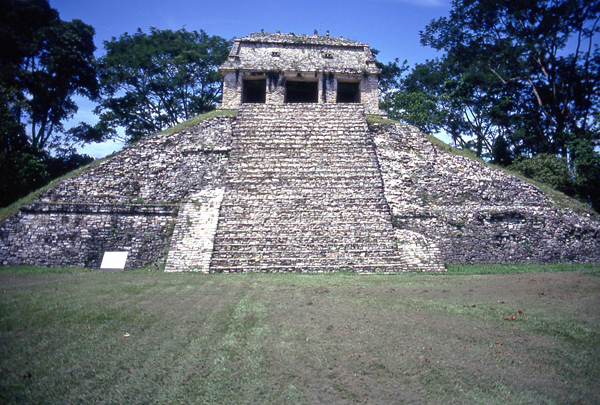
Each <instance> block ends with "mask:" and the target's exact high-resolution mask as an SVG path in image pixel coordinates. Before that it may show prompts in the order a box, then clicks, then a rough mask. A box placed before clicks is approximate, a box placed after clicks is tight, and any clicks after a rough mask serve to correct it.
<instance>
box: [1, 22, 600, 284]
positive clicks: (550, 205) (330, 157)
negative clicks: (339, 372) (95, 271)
mask: <svg viewBox="0 0 600 405" xmlns="http://www.w3.org/2000/svg"><path fill="white" fill-rule="evenodd" d="M221 73H222V75H223V78H224V85H223V86H224V88H223V101H222V103H221V105H220V106H219V108H220V110H221V111H218V112H217V113H216V114H213V115H214V116H213V117H212V118H209V119H205V120H202V121H200V122H199V123H197V124H196V125H194V126H193V127H189V128H187V129H183V130H180V131H177V132H173V133H169V134H161V135H154V136H150V137H147V138H145V139H142V140H141V141H140V142H138V143H136V144H134V145H130V146H128V147H126V148H124V149H123V150H122V151H120V152H118V153H117V154H115V155H113V156H112V157H110V158H109V159H107V160H105V161H102V162H100V163H99V164H97V165H94V166H91V167H89V168H88V169H87V171H86V172H85V173H83V174H81V175H79V176H77V177H73V178H70V179H67V180H64V181H62V182H61V183H59V184H57V185H56V186H54V187H52V188H51V189H49V190H47V191H46V192H44V193H42V194H40V195H39V197H38V198H37V200H36V201H35V202H34V203H32V204H29V205H26V206H23V207H21V209H20V212H19V213H18V214H17V215H14V216H13V217H11V218H8V219H7V220H5V221H4V222H3V223H2V224H1V225H0V263H1V264H3V265H15V264H32V265H41V266H87V267H95V268H98V267H99V266H100V262H101V260H102V256H103V254H104V252H112V251H125V252H128V253H129V255H128V260H127V264H126V268H136V267H140V266H145V265H148V264H151V263H155V264H157V265H160V266H162V265H164V266H165V270H166V271H188V270H191V271H202V272H248V271H262V272H286V271H303V272H306V271H314V272H324V271H335V270H340V269H347V270H349V271H355V272H400V271H443V270H444V262H446V263H532V262H533V263H551V262H595V263H597V262H600V234H599V232H600V223H599V221H598V218H597V216H596V215H595V214H594V213H593V212H591V211H588V210H585V209H578V210H574V209H572V208H569V207H566V206H563V205H561V204H559V203H557V202H556V201H555V200H554V199H553V198H551V197H549V196H548V195H546V194H545V193H543V192H542V191H541V190H540V189H539V188H538V187H536V186H535V185H533V184H531V183H529V182H526V181H523V180H521V179H518V178H517V177H514V176H512V175H509V174H506V173H505V172H502V171H500V170H496V169H493V168H490V167H488V166H486V165H484V164H483V163H482V162H479V161H476V160H473V159H470V158H467V157H464V156H457V155H455V154H452V153H449V151H448V150H447V149H448V148H447V147H439V146H434V145H433V144H432V143H431V142H430V141H429V140H428V139H427V137H425V136H424V135H423V134H422V133H420V132H419V131H418V130H416V129H415V128H413V127H410V126H406V125H402V124H397V123H393V122H391V121H386V120H381V119H377V120H375V119H372V117H371V116H370V117H369V120H367V115H375V116H381V115H382V114H383V113H382V112H381V111H380V110H379V108H378V104H377V100H378V94H377V75H378V73H379V71H378V69H377V67H376V65H375V63H374V59H373V55H372V53H371V51H370V48H369V46H368V45H367V44H364V43H360V42H355V41H350V40H348V39H344V38H336V37H329V36H318V35H314V36H307V35H294V34H281V33H274V34H273V33H255V34H251V35H249V36H247V37H244V38H239V39H236V40H235V41H234V45H233V46H232V49H231V52H230V55H229V58H228V60H227V61H226V62H225V63H224V64H223V65H222V66H221Z"/></svg>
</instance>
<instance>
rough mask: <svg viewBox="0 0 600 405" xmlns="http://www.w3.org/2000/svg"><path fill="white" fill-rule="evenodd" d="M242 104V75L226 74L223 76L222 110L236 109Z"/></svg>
mask: <svg viewBox="0 0 600 405" xmlns="http://www.w3.org/2000/svg"><path fill="white" fill-rule="evenodd" d="M240 104H242V75H241V74H239V72H238V73H236V72H226V73H225V74H224V75H223V102H222V103H221V108H223V109H232V110H235V109H238V108H239V106H240Z"/></svg>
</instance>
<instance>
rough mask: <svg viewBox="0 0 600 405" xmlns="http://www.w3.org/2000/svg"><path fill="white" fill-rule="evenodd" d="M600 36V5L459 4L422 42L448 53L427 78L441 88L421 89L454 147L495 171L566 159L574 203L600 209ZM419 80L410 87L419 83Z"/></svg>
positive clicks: (541, 0) (579, 0) (556, 0)
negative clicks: (519, 161)
mask: <svg viewBox="0 0 600 405" xmlns="http://www.w3.org/2000/svg"><path fill="white" fill-rule="evenodd" d="M599 32H600V3H598V2H597V1H592V2H590V1H589V0H500V1H498V0H454V1H453V2H452V10H451V11H450V15H449V16H448V17H442V18H439V19H437V20H434V21H432V22H431V23H430V24H429V25H428V26H427V27H426V28H425V30H424V31H422V32H421V43H422V44H423V45H424V46H431V47H433V48H435V49H437V50H440V51H443V52H444V55H443V56H442V57H441V58H440V60H439V62H438V63H429V64H426V67H427V69H424V71H425V76H426V77H435V78H436V80H434V81H432V82H435V83H436V84H435V85H434V86H423V87H421V88H422V91H423V92H425V93H426V94H427V95H428V96H429V99H430V100H436V103H437V109H438V110H440V111H442V112H443V113H444V114H445V117H446V118H445V120H444V122H443V124H442V126H441V128H443V129H444V130H446V132H448V133H449V134H450V135H451V136H452V137H453V139H454V140H455V142H457V143H459V144H462V145H463V146H465V147H470V148H472V149H473V150H474V151H475V153H476V154H477V155H479V156H481V157H484V158H486V157H487V158H490V159H492V160H495V161H499V160H503V161H506V159H507V158H512V156H510V155H511V154H510V153H508V154H507V152H508V151H509V150H510V151H512V155H513V156H514V157H519V156H522V157H530V158H531V157H533V156H535V155H537V154H540V153H545V154H549V155H554V156H559V157H562V158H565V159H566V162H567V163H568V165H569V167H570V168H571V170H572V171H573V173H575V177H576V179H575V180H576V182H577V183H578V184H580V188H579V191H578V192H577V194H578V195H579V196H580V197H582V198H584V199H585V200H587V201H588V202H590V203H592V204H593V206H594V207H595V208H596V209H600V205H597V203H594V201H595V200H597V199H596V198H595V197H593V195H594V192H595V191H594V190H596V189H598V188H599V187H598V186H599V185H600V177H599V176H598V172H599V170H598V168H597V167H598V164H597V162H598V152H597V151H596V147H597V146H598V145H599V142H600V131H599V130H598V122H597V121H595V120H594V116H595V115H596V114H597V112H598V110H599V109H600V49H599V48H598V46H597V44H596V42H597V39H598V33H599ZM416 70H417V69H415V70H413V72H411V74H410V75H409V78H411V77H412V76H415V77H417V78H418V77H419V75H421V76H423V73H422V72H416ZM421 83H425V82H424V81H423V80H421ZM503 142H506V143H508V149H507V148H506V145H503ZM495 153H502V154H504V156H495ZM544 162H546V163H548V162H550V160H539V161H538V162H536V164H544ZM590 173H592V174H591V175H590Z"/></svg>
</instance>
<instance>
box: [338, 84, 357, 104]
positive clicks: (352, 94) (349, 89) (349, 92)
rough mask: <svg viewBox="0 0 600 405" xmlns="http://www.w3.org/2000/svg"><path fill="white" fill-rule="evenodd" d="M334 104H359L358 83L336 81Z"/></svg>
mask: <svg viewBox="0 0 600 405" xmlns="http://www.w3.org/2000/svg"><path fill="white" fill-rule="evenodd" d="M336 102H337V103H360V83H358V82H342V81H338V84H337V97H336Z"/></svg>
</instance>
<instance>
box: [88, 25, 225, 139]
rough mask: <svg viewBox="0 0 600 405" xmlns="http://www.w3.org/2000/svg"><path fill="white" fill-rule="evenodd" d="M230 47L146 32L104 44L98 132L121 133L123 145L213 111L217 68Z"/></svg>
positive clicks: (205, 38)
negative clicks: (118, 130) (123, 138)
mask: <svg viewBox="0 0 600 405" xmlns="http://www.w3.org/2000/svg"><path fill="white" fill-rule="evenodd" d="M230 46H231V42H230V41H227V40H225V39H223V38H221V37H218V36H209V35H208V34H206V33H205V32H204V31H202V30H201V31H200V32H197V31H191V32H188V31H186V30H185V29H180V30H178V31H172V30H159V29H156V28H151V29H150V33H149V34H146V33H143V32H142V31H141V30H138V31H137V32H136V33H135V34H133V35H130V34H127V33H125V34H123V35H121V36H120V37H119V38H118V39H117V38H114V37H113V39H112V40H111V41H105V43H104V48H105V49H106V55H105V56H104V57H103V58H102V59H101V82H102V86H103V89H104V93H105V95H106V97H105V98H104V99H103V100H102V103H101V104H100V106H99V108H98V109H97V113H98V114H99V115H100V123H99V124H98V126H96V129H97V130H98V131H99V132H106V131H109V132H111V133H113V134H115V133H116V129H117V127H123V128H125V135H126V139H127V141H129V142H131V141H135V140H137V139H139V138H141V137H142V136H146V135H149V134H153V133H156V132H160V131H161V130H163V129H165V128H168V127H170V126H173V125H176V124H178V123H180V122H182V121H185V120H188V119H190V118H192V117H194V116H196V115H198V114H201V113H204V112H207V111H209V110H211V109H213V108H214V106H215V104H216V103H217V102H218V101H220V97H221V75H220V73H219V72H218V70H217V69H218V67H219V65H220V64H221V63H222V62H223V61H224V60H225V59H226V58H227V55H228V52H229V47H230Z"/></svg>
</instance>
